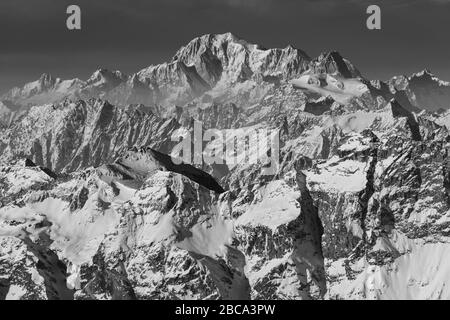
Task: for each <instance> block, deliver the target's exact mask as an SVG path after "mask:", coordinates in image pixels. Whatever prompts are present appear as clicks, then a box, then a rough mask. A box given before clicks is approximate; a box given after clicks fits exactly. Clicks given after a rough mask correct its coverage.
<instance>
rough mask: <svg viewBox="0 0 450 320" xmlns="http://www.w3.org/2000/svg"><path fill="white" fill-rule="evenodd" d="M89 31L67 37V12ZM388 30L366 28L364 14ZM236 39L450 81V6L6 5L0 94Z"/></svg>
mask: <svg viewBox="0 0 450 320" xmlns="http://www.w3.org/2000/svg"><path fill="white" fill-rule="evenodd" d="M69 4H77V5H79V6H80V7H81V9H82V30H81V31H68V30H67V29H66V18H67V15H66V8H67V6H68V5H69ZM369 4H378V5H379V6H380V7H381V9H382V30H381V31H369V30H367V29H366V18H367V14H366V8H367V6H368V5H369ZM228 31H231V32H233V33H235V34H236V35H237V36H240V37H241V38H243V39H246V40H248V41H249V42H254V43H259V44H261V45H263V46H265V47H285V46H286V45H288V44H292V45H293V46H295V47H298V48H300V49H302V50H304V51H306V52H307V53H308V54H309V55H310V56H316V55H318V54H319V53H320V52H322V51H328V50H338V51H340V52H341V54H342V55H343V56H345V57H347V58H348V59H350V60H351V61H352V62H353V63H354V64H355V65H356V66H357V68H359V69H360V71H361V72H362V73H363V74H364V75H366V76H367V77H369V78H380V79H386V78H388V77H390V76H392V75H396V74H410V73H412V72H416V71H420V70H422V69H424V68H429V69H430V70H431V71H432V72H434V73H435V74H437V75H438V76H440V77H441V78H443V79H444V80H450V62H449V58H450V0H409V1H406V0H380V1H376V0H134V1H131V0H114V1H112V0H70V1H66V0H1V1H0V41H1V43H0V92H4V91H5V90H6V89H9V88H10V87H12V86H15V85H19V84H20V85H21V84H23V83H25V82H28V81H32V80H35V79H37V78H38V77H39V75H40V74H42V73H43V72H49V73H51V74H53V75H54V76H58V77H62V78H74V77H79V78H81V79H86V78H87V77H88V76H89V75H90V74H91V73H92V72H93V71H95V70H96V69H98V68H99V67H106V68H110V69H118V70H121V71H123V72H125V73H132V72H135V71H138V70H140V69H141V68H144V67H146V66H149V65H150V64H156V63H160V62H163V61H166V60H169V59H170V58H171V57H172V56H173V54H174V53H175V51H176V50H177V49H178V48H179V47H180V46H182V45H183V44H185V43H187V42H188V41H189V40H191V39H192V38H194V37H195V36H198V35H201V34H205V33H223V32H228Z"/></svg>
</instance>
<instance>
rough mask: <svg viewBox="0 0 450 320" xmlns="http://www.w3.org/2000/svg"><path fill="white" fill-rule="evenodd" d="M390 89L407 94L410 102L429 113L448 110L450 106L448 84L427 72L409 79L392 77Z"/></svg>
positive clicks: (449, 86) (449, 87)
mask: <svg viewBox="0 0 450 320" xmlns="http://www.w3.org/2000/svg"><path fill="white" fill-rule="evenodd" d="M389 84H390V86H391V87H392V88H394V89H396V90H403V91H405V92H406V93H407V95H408V99H409V100H410V102H411V103H412V104H413V105H414V106H416V107H419V108H421V109H425V110H429V111H440V110H448V108H449V105H450V102H449V101H450V83H449V82H446V81H442V80H439V79H438V78H437V77H436V76H435V75H433V74H432V73H430V72H429V71H428V70H424V71H422V72H419V73H416V74H413V75H412V76H410V77H405V76H400V77H394V78H392V79H391V80H390V81H389Z"/></svg>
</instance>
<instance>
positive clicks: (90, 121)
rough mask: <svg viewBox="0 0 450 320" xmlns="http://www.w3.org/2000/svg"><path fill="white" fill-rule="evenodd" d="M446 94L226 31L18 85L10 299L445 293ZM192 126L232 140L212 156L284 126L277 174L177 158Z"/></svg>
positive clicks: (11, 155)
mask: <svg viewBox="0 0 450 320" xmlns="http://www.w3.org/2000/svg"><path fill="white" fill-rule="evenodd" d="M430 83H434V84H433V85H432V86H431V87H432V89H430V88H431V87H430V86H429V85H428V84H430ZM435 85H437V86H438V87H439V90H438V89H436V88H435ZM445 88H446V83H444V82H442V81H439V80H437V79H436V78H435V77H433V76H431V75H429V74H428V73H423V74H418V75H415V76H412V77H409V78H407V77H396V78H394V79H392V80H390V81H388V82H381V81H369V80H367V79H364V78H363V76H362V75H361V74H360V72H359V71H358V70H357V69H356V67H354V66H353V65H352V64H351V63H350V62H349V61H348V60H346V59H345V58H343V57H341V56H340V55H339V53H337V52H333V51H332V52H329V53H325V54H322V55H320V56H319V57H318V58H315V59H313V60H311V59H310V58H308V56H307V55H306V54H304V53H303V52H302V51H300V50H297V49H294V48H292V47H287V48H285V49H264V48H262V47H260V46H257V45H254V44H250V43H248V42H245V41H243V40H240V39H238V38H237V37H235V36H233V35H231V34H223V35H205V36H201V37H199V38H196V39H194V40H192V41H191V42H190V43H189V44H187V45H186V46H184V47H183V48H181V49H180V50H179V51H178V52H177V53H176V55H175V56H174V58H173V59H172V61H171V62H169V63H165V64H161V65H157V66H151V67H149V68H146V69H144V70H142V71H140V72H138V73H136V74H134V75H131V76H127V75H124V74H122V73H121V72H119V71H114V72H111V71H108V70H104V69H100V70H98V71H96V72H95V73H94V74H93V76H92V77H91V78H90V79H88V80H87V81H80V80H74V81H62V80H60V79H55V78H53V77H51V76H50V75H44V76H42V77H41V79H39V80H38V81H36V82H34V83H31V84H28V85H26V86H25V87H24V88H22V89H14V90H12V91H11V92H10V93H8V94H7V95H6V96H5V97H3V98H5V99H6V100H7V101H5V102H4V103H3V104H1V105H0V299H328V298H331V299H370V298H373V299H389V298H394V299H402V298H433V299H434V298H443V299H446V298H449V297H450V291H449V289H448V288H449V287H450V286H449V285H448V278H449V277H448V270H450V268H449V267H450V260H449V259H448V258H447V257H448V256H449V253H450V247H449V244H448V242H449V226H450V220H449V212H450V211H449V210H450V207H449V206H450V173H449V172H450V165H449V161H448V148H449V141H450V138H449V133H448V128H447V127H446V126H449V125H450V122H449V120H448V119H449V118H450V117H449V114H448V112H443V113H436V112H432V111H437V109H438V106H439V107H443V105H441V102H445V101H446V100H445V99H443V98H442V97H443V96H442V95H440V94H441V93H442V92H443V91H442V90H444V91H445ZM422 89H423V90H422ZM435 89H436V90H435ZM421 90H422V91H421ZM439 95H440V96H439ZM438 96H439V97H438ZM66 97H69V98H71V99H65V98H66ZM444 97H445V95H444ZM3 98H2V99H3ZM88 98H92V99H88ZM77 99H78V100H77ZM442 99H443V100H442ZM106 100H108V101H109V102H107V101H106ZM155 103H157V104H159V105H158V106H156V105H155ZM430 110H431V111H430ZM194 120H198V121H200V122H201V130H202V133H203V132H204V131H205V130H207V129H217V130H220V132H221V133H223V134H224V136H223V137H222V138H217V140H213V141H207V140H205V141H201V142H202V147H203V148H204V149H208V148H211V147H213V146H214V145H217V144H218V143H219V144H220V143H224V142H225V140H226V135H225V134H226V133H227V132H229V131H230V130H231V132H234V133H235V134H236V136H237V138H238V139H245V133H246V132H248V131H252V130H262V129H265V130H266V129H267V130H269V129H270V130H272V131H274V132H277V133H278V134H279V138H280V141H279V142H280V150H279V151H280V152H279V155H278V158H277V159H278V160H279V166H278V169H277V170H276V172H274V173H272V174H270V175H265V174H263V172H264V171H263V169H264V167H265V166H266V165H267V163H265V162H264V161H260V162H257V163H248V162H247V161H240V162H238V163H234V164H229V163H227V162H226V161H223V162H224V163H222V164H212V165H211V164H208V165H206V164H198V163H194V164H186V163H183V164H179V163H178V162H177V161H175V160H179V159H175V158H172V157H171V156H170V155H173V154H172V152H173V151H174V147H175V146H176V145H177V144H178V142H179V141H178V140H177V139H173V140H172V135H173V134H174V133H177V132H178V133H179V132H181V133H183V134H184V135H189V134H193V132H194V130H195V122H194ZM252 147H253V148H252ZM259 147H260V146H258V148H259ZM258 148H255V146H250V148H249V152H256V151H255V150H256V149H258ZM264 148H267V146H266V147H263V149H264ZM264 150H266V149H264ZM266 151H267V150H266ZM194 152H196V151H194ZM220 157H222V160H224V157H225V155H224V154H222V155H220Z"/></svg>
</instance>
